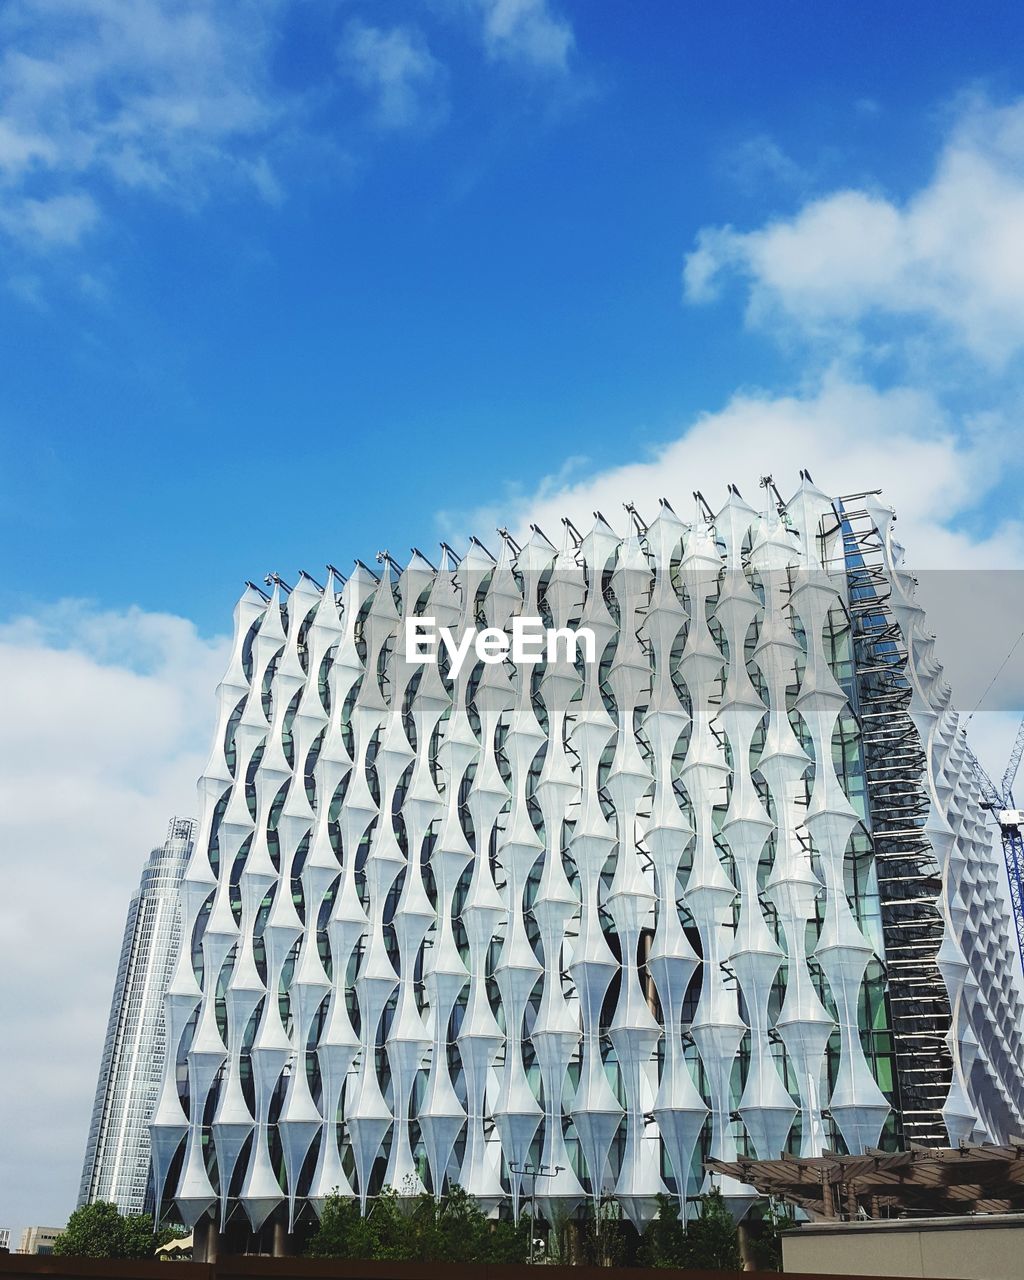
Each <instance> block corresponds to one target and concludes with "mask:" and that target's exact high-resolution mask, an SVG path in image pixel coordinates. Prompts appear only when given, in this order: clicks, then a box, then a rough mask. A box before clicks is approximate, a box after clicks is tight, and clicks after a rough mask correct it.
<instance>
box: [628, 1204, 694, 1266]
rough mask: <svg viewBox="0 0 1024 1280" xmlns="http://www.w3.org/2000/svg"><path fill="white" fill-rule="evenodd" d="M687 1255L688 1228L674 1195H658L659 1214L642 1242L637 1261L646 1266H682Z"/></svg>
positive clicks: (648, 1228) (651, 1223)
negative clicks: (680, 1217) (681, 1218)
mask: <svg viewBox="0 0 1024 1280" xmlns="http://www.w3.org/2000/svg"><path fill="white" fill-rule="evenodd" d="M685 1257H686V1228H685V1227H684V1226H683V1224H682V1223H681V1222H680V1221H679V1205H678V1203H677V1201H676V1199H675V1197H674V1196H658V1216H657V1217H656V1218H655V1219H654V1220H653V1222H650V1223H649V1224H648V1226H647V1230H646V1231H645V1232H644V1235H643V1239H642V1240H641V1242H640V1249H639V1252H638V1255H637V1261H638V1262H639V1263H640V1264H641V1266H645V1267H681V1266H683V1265H684V1259H685Z"/></svg>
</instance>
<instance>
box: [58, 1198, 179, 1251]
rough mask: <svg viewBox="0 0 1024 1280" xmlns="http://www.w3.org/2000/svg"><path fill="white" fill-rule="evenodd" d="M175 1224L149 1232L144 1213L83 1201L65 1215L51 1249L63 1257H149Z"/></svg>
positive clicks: (169, 1236)
mask: <svg viewBox="0 0 1024 1280" xmlns="http://www.w3.org/2000/svg"><path fill="white" fill-rule="evenodd" d="M175 1234H176V1230H175V1228H164V1230H163V1231H161V1233H160V1235H159V1236H154V1234H153V1219H152V1218H151V1217H150V1216H149V1215H148V1214H143V1213H135V1214H128V1215H125V1214H122V1213H121V1212H120V1210H119V1209H118V1208H117V1206H116V1205H114V1204H110V1203H109V1202H108V1201H106V1200H95V1201H93V1203H92V1204H83V1205H82V1206H81V1208H79V1209H76V1210H75V1211H74V1213H73V1214H72V1215H71V1217H70V1218H69V1219H68V1225H67V1226H66V1227H65V1228H64V1233H63V1235H61V1236H60V1237H59V1238H58V1239H57V1240H56V1241H55V1242H54V1246H53V1252H54V1253H55V1254H58V1255H59V1256H61V1257H64V1258H151V1257H152V1256H153V1252H154V1250H155V1249H156V1247H157V1245H158V1244H160V1243H162V1242H163V1240H164V1239H165V1238H166V1239H173V1238H174V1235H175Z"/></svg>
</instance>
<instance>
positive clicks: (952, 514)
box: [440, 373, 1024, 709]
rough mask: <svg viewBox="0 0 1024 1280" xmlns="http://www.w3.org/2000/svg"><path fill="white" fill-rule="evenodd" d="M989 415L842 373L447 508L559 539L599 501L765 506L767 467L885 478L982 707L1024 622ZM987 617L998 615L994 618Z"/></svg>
mask: <svg viewBox="0 0 1024 1280" xmlns="http://www.w3.org/2000/svg"><path fill="white" fill-rule="evenodd" d="M985 426H986V430H984V431H980V432H973V431H971V430H968V431H963V430H961V431H958V430H957V429H956V423H955V421H954V419H953V418H952V417H951V416H950V414H949V413H948V412H947V411H946V410H945V409H944V408H943V406H942V405H941V404H940V403H939V401H938V400H936V398H935V397H934V396H933V395H932V394H931V393H929V392H927V391H922V390H918V389H915V388H911V387H898V388H895V389H891V390H886V391H881V390H878V389H877V388H874V387H872V386H870V385H868V384H866V383H863V382H853V381H849V380H848V379H846V378H844V377H842V376H841V375H839V374H837V373H832V374H830V375H829V376H828V377H826V378H825V380H824V382H823V383H822V384H821V385H820V386H819V387H817V388H816V389H814V390H812V391H808V392H806V393H804V394H802V395H788V396H787V395H770V394H755V393H747V392H744V393H738V394H737V395H735V396H734V397H733V398H732V399H731V400H730V401H729V403H728V404H727V405H726V406H725V408H723V409H721V410H720V411H718V412H716V413H706V414H703V415H701V416H700V417H699V418H698V419H697V420H696V421H695V422H694V423H692V424H691V425H689V426H688V427H686V428H685V429H684V430H683V431H682V433H681V434H680V435H679V437H678V438H677V439H674V440H671V441H669V442H668V443H666V444H664V445H662V446H661V447H660V448H658V449H656V450H654V451H652V452H651V454H650V455H649V456H648V457H647V458H645V459H644V460H642V461H638V462H630V463H625V464H623V465H622V466H618V467H612V468H610V469H608V470H605V471H601V472H597V473H592V474H590V475H582V476H581V477H580V478H579V479H578V480H575V481H574V480H571V479H566V478H565V477H564V475H563V476H561V477H558V478H553V479H549V480H545V481H542V483H541V484H540V486H539V487H538V489H537V491H536V492H535V493H533V494H532V495H528V496H523V495H522V494H516V495H509V497H508V500H507V501H506V502H505V503H504V504H503V505H501V506H499V505H497V504H496V505H492V506H489V507H487V508H481V509H479V510H477V511H474V512H470V513H463V514H462V515H459V514H457V513H451V512H447V513H444V514H443V515H442V516H441V517H440V519H441V521H442V522H443V525H444V528H445V531H446V532H448V533H449V534H454V532H455V531H456V529H458V531H459V532H460V533H463V534H468V533H474V532H475V533H479V534H480V535H481V537H483V540H484V542H485V543H486V542H487V540H488V539H487V535H489V534H490V532H491V530H493V529H494V527H495V526H496V525H497V524H500V523H508V524H509V525H511V526H512V527H514V528H516V529H517V530H518V533H519V535H520V536H525V535H526V532H527V527H528V525H529V523H530V522H534V523H537V524H539V525H540V527H541V528H542V529H543V530H544V531H545V533H546V534H547V535H548V537H549V538H551V539H552V540H558V539H559V538H560V536H561V523H560V522H561V517H562V516H568V517H569V518H570V519H571V520H573V521H574V523H575V524H576V525H577V526H578V527H579V528H580V529H583V530H585V529H587V528H588V527H589V526H590V524H591V523H592V522H593V514H592V513H593V512H594V511H595V510H599V511H601V512H602V513H603V514H604V516H605V517H606V519H608V520H609V521H610V522H611V524H612V525H613V526H614V527H616V528H619V529H620V530H623V531H624V530H625V528H626V523H627V521H626V518H625V515H624V513H623V510H622V504H623V502H626V501H630V502H633V503H635V504H636V506H637V508H638V510H639V511H640V514H641V515H646V517H647V518H648V519H650V518H651V517H652V516H653V515H654V513H655V512H656V511H657V507H658V499H659V498H661V497H665V498H668V500H669V501H670V502H671V503H672V504H673V506H674V507H675V509H676V510H677V512H678V513H679V514H680V515H681V516H682V517H683V518H684V519H686V518H690V514H691V512H692V509H693V501H692V498H691V494H692V492H693V491H694V490H695V489H698V488H699V489H700V490H701V491H702V492H703V493H704V495H705V496H706V498H707V500H708V501H709V502H710V504H711V506H712V508H714V509H717V508H718V507H720V506H721V505H722V503H723V502H724V501H725V497H726V485H727V484H729V483H733V484H736V485H738V487H739V489H740V491H741V492H742V494H743V496H744V497H745V498H746V500H747V501H748V502H749V503H750V504H751V505H752V506H754V507H758V506H760V505H761V504H762V503H763V501H764V494H763V492H762V491H761V489H760V488H759V481H760V478H761V477H762V476H763V475H766V474H772V475H774V477H775V479H776V481H777V483H778V485H779V488H780V489H781V491H782V493H783V496H784V497H789V495H790V493H792V492H793V491H795V489H796V487H797V483H798V480H797V476H798V472H799V471H800V469H801V468H804V469H807V470H809V471H810V472H811V474H812V475H813V477H814V479H815V482H816V483H817V484H818V485H819V486H820V487H821V488H822V489H824V490H825V491H826V492H827V493H833V494H841V493H856V492H861V491H864V490H869V489H878V488H882V489H883V490H884V494H883V496H884V500H885V501H886V502H888V503H890V504H891V505H892V506H894V507H895V508H896V511H897V531H898V535H899V538H900V540H901V541H902V542H903V543H904V544H905V546H906V547H907V552H908V563H909V564H910V566H911V567H912V568H913V569H914V570H915V572H916V571H921V591H922V598H923V600H924V603H925V605H926V607H927V608H928V609H929V610H930V611H933V612H934V613H935V615H936V617H937V619H938V626H937V629H938V633H939V636H940V658H942V659H943V660H944V661H945V662H946V665H947V667H948V668H949V674H950V677H951V679H952V681H953V685H954V689H955V690H958V691H959V697H960V704H961V705H962V706H964V707H966V708H968V709H969V708H970V707H972V706H973V705H974V702H975V700H976V698H977V696H979V695H980V693H981V687H980V684H979V682H980V681H981V675H982V673H991V672H992V671H994V670H995V668H996V666H997V665H998V663H999V661H1000V660H1001V659H1002V657H1003V655H1004V654H1005V652H1006V649H1007V648H1008V647H1009V643H1010V640H1011V639H1012V637H1013V636H1014V635H1016V634H1017V633H1018V632H1019V631H1020V630H1021V628H1022V627H1024V590H1022V589H1021V585H1020V584H1021V582H1022V580H1024V572H1021V571H1024V520H1022V518H1021V515H1020V512H1019V508H1018V509H1017V510H1015V511H1014V512H1013V513H1008V514H1005V515H1002V516H1001V515H1000V514H999V512H998V510H997V509H996V508H995V506H994V505H990V496H991V494H992V491H993V490H994V488H995V486H996V485H997V484H998V483H999V481H1000V479H1001V475H1000V473H999V472H997V471H996V470H995V469H994V468H993V467H992V465H991V452H990V443H989V437H988V432H989V430H991V423H986V424H985ZM1004 430H1005V427H1004ZM578 473H579V468H578V467H577V474H578ZM979 509H980V510H983V511H987V518H986V522H985V531H984V532H983V533H981V534H973V533H971V532H970V527H969V521H968V517H970V515H971V514H972V513H976V512H977V511H978V510H979ZM996 569H1002V570H1007V571H1016V572H1014V573H1013V574H1012V575H1009V574H1008V575H1006V577H1004V578H1003V579H1002V580H1000V579H999V577H998V576H997V575H995V574H993V573H988V574H984V573H981V572H979V571H981V570H990V571H991V570H996ZM1011 578H1012V580H1010V579H1011ZM1007 593H1009V594H1007ZM1014 600H1019V602H1020V603H1019V605H1017V604H1014ZM958 602H959V603H958ZM979 618H984V619H985V625H984V626H982V627H980V626H978V625H977V620H978V619H979ZM1014 628H1015V629H1014ZM943 638H944V639H943ZM1011 675H1012V673H1011ZM1009 679H1010V677H1007V680H1004V682H1003V684H1002V694H1003V701H1002V702H1001V704H996V703H992V704H990V705H992V706H996V705H1002V706H1003V707H1004V708H1005V707H1013V706H1014V702H1013V700H1012V699H1013V698H1017V699H1018V701H1019V703H1020V705H1021V707H1022V709H1024V663H1022V664H1021V667H1020V668H1018V669H1017V675H1016V676H1013V679H1014V680H1016V681H1017V682H1018V683H1017V684H1010V683H1008V680H1009ZM1007 699H1009V700H1007Z"/></svg>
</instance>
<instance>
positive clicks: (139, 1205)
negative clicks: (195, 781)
mask: <svg viewBox="0 0 1024 1280" xmlns="http://www.w3.org/2000/svg"><path fill="white" fill-rule="evenodd" d="M194 834H195V823H194V822H193V821H192V820H191V819H190V818H172V819H171V823H170V826H169V827H168V829H167V839H166V840H165V841H164V843H163V844H162V845H161V846H160V847H159V848H156V849H154V850H153V851H152V852H151V853H150V855H149V857H148V858H147V859H146V865H145V867H144V868H143V871H142V879H141V881H140V883H139V887H138V890H137V891H136V893H135V895H134V896H133V897H132V900H131V904H130V905H129V907H128V919H127V921H126V922H125V927H124V941H123V943H122V945H121V956H120V960H119V963H118V966H117V979H116V981H115V983H114V995H113V999H112V1000H111V1002H110V1019H109V1021H108V1024H107V1037H106V1040H105V1042H104V1045H103V1060H102V1062H101V1064H100V1074H99V1082H98V1084H97V1086H96V1101H95V1104H94V1106H93V1113H92V1124H91V1126H90V1128H89V1141H88V1145H87V1147H86V1152H85V1163H84V1165H83V1168H82V1184H81V1188H80V1190H79V1195H78V1203H79V1204H80V1205H82V1204H89V1203H91V1202H92V1201H94V1200H109V1201H111V1202H113V1203H114V1204H116V1205H117V1207H118V1208H119V1209H120V1210H121V1212H122V1213H144V1212H150V1211H151V1210H152V1207H153V1188H152V1179H151V1177H150V1155H149V1121H150V1119H151V1118H152V1115H153V1109H154V1107H155V1105H156V1101H157V1096H158V1094H159V1092H160V1085H161V1082H162V1080H163V1068H164V1028H163V1016H162V1015H163V999H164V993H165V992H166V991H167V988H168V985H169V984H170V980H171V977H172V975H173V972H174V967H175V964H176V962H177V959H178V954H179V951H180V937H179V913H178V889H179V886H180V884H181V879H182V876H183V875H184V873H185V868H186V867H187V865H188V861H189V857H190V855H191V853H192V839H193V836H194Z"/></svg>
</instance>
